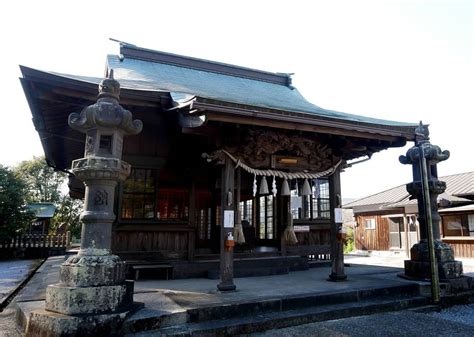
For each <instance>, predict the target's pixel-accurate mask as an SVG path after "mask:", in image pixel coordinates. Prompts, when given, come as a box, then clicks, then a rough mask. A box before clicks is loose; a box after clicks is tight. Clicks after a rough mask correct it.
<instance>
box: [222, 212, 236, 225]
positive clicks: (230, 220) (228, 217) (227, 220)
mask: <svg viewBox="0 0 474 337" xmlns="http://www.w3.org/2000/svg"><path fill="white" fill-rule="evenodd" d="M224 228H234V211H224Z"/></svg>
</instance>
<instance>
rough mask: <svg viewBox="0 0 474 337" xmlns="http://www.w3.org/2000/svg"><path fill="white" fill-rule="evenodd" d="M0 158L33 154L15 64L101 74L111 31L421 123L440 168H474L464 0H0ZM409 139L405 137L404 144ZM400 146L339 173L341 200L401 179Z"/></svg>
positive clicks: (405, 175) (472, 22)
mask: <svg viewBox="0 0 474 337" xmlns="http://www.w3.org/2000/svg"><path fill="white" fill-rule="evenodd" d="M0 31H1V32H2V33H1V34H2V35H1V37H2V38H1V59H0V73H1V76H2V80H1V82H0V86H1V88H0V89H1V90H0V95H1V104H2V105H1V108H0V109H1V111H0V116H1V123H0V144H1V145H0V164H3V165H9V166H11V165H14V164H16V163H18V162H19V161H21V160H27V159H31V158H32V156H33V155H41V154H42V153H43V151H42V148H41V143H40V141H39V137H38V134H37V133H36V131H35V130H34V127H33V123H32V121H31V113H30V110H29V108H28V105H27V102H26V99H25V96H24V94H23V90H22V88H21V85H20V82H19V80H18V78H19V77H20V71H19V68H18V65H19V64H22V65H25V66H28V67H32V68H36V69H39V70H47V71H55V72H63V73H70V74H76V75H89V76H95V77H102V76H103V73H104V66H105V58H106V55H107V54H116V53H117V52H118V46H117V44H116V43H113V42H110V41H109V40H108V39H109V37H112V38H115V39H118V40H122V41H126V42H130V43H133V44H136V45H138V46H140V47H145V48H150V49H156V50H161V51H165V52H171V53H177V54H182V55H188V56H193V57H199V58H204V59H209V60H214V61H220V62H225V63H231V64H236V65H241V66H246V67H251V68H256V69H262V70H267V71H273V72H287V73H295V75H294V76H293V84H294V85H295V86H296V87H297V88H298V89H299V90H300V92H301V93H302V94H303V95H304V96H305V97H306V98H307V99H308V100H309V101H311V102H312V103H314V104H316V105H318V106H321V107H323V108H327V109H332V110H339V111H343V112H348V113H354V114H360V115H365V116H371V117H376V118H382V119H392V120H397V121H403V122H412V123H418V121H420V120H423V122H424V123H427V124H430V132H431V141H432V143H433V144H436V145H439V146H440V147H441V149H442V150H445V149H448V150H450V151H451V158H450V159H449V160H448V161H446V162H443V163H441V164H439V166H438V170H439V174H440V175H448V174H455V173H461V172H467V171H472V170H474V156H473V154H472V153H473V151H472V147H473V145H472V136H471V135H472V129H473V128H472V126H471V125H470V122H471V121H472V116H473V111H474V98H473V97H474V55H473V54H474V53H473V45H474V41H473V40H474V1H457V0H445V1H416V0H412V1H408V0H407V1H385V0H374V1H365V0H358V1H315V0H312V1H309V0H307V1H298V0H291V1H276V0H271V1H257V0H251V1H246V0H239V1H224V0H221V1H210V0H200V1H177V0H173V1H139V0H134V1H118V0H116V1H84V0H83V1H46V0H44V1H34V0H32V1H26V0H16V1H2V2H0ZM411 145H412V144H409V146H411ZM407 148H408V147H406V148H393V149H389V150H386V151H383V152H381V153H378V154H375V155H374V156H373V158H372V159H371V160H370V161H368V162H365V163H362V164H359V165H356V166H354V167H352V168H349V169H348V170H347V171H346V172H344V173H343V175H342V192H343V197H344V198H354V197H364V196H367V195H370V194H374V193H377V192H379V191H382V190H385V189H388V188H391V187H394V186H397V185H400V184H404V183H407V182H409V181H410V179H411V170H410V168H409V167H406V166H403V165H401V164H400V163H399V162H398V156H400V155H402V154H405V152H406V150H407Z"/></svg>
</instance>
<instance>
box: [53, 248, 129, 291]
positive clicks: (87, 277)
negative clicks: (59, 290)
mask: <svg viewBox="0 0 474 337" xmlns="http://www.w3.org/2000/svg"><path fill="white" fill-rule="evenodd" d="M73 258H74V259H78V257H76V256H74V257H73ZM70 260H71V259H69V260H68V261H66V262H65V263H63V264H62V265H61V269H60V274H59V277H60V280H61V283H62V284H64V285H66V286H69V287H95V286H103V285H116V284H123V283H124V281H125V263H124V262H123V261H121V260H120V258H119V257H118V256H115V255H106V256H83V257H80V260H79V263H70Z"/></svg>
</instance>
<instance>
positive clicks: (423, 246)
mask: <svg viewBox="0 0 474 337" xmlns="http://www.w3.org/2000/svg"><path fill="white" fill-rule="evenodd" d="M434 251H435V256H436V259H437V260H438V261H441V262H447V261H454V252H453V249H452V248H451V246H450V245H449V244H448V243H445V242H442V241H440V240H435V241H434ZM410 256H411V260H412V261H429V260H430V252H429V245H428V241H426V240H421V241H420V242H418V243H416V244H414V245H413V247H412V248H411V249H410Z"/></svg>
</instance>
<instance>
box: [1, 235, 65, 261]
mask: <svg viewBox="0 0 474 337" xmlns="http://www.w3.org/2000/svg"><path fill="white" fill-rule="evenodd" d="M70 245H71V233H70V232H69V231H68V232H67V233H66V234H58V235H44V234H24V235H20V236H16V237H12V238H11V239H7V240H3V241H1V242H0V257H3V258H11V257H28V258H34V257H47V256H51V255H60V254H64V253H65V251H66V249H67V248H69V246H70Z"/></svg>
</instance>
